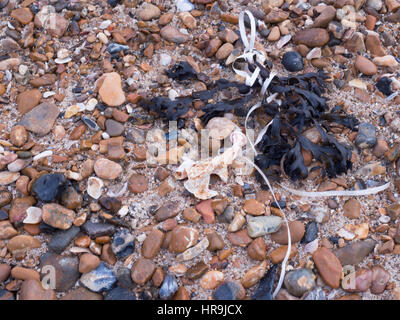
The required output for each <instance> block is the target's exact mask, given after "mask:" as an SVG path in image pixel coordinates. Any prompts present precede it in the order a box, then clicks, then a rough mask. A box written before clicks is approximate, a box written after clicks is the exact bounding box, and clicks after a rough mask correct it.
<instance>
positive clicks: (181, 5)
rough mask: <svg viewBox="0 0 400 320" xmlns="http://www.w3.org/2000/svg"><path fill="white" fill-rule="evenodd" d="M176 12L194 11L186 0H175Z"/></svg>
mask: <svg viewBox="0 0 400 320" xmlns="http://www.w3.org/2000/svg"><path fill="white" fill-rule="evenodd" d="M175 3H176V10H178V11H180V12H187V11H192V10H194V5H193V3H191V2H190V1H188V0H176V2H175Z"/></svg>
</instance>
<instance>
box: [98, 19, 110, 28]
mask: <svg viewBox="0 0 400 320" xmlns="http://www.w3.org/2000/svg"><path fill="white" fill-rule="evenodd" d="M111 23H112V21H111V20H104V21H102V22H101V23H100V26H99V28H100V29H102V30H104V29H107V28H108V27H109V26H110V24H111Z"/></svg>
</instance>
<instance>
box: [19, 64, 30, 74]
mask: <svg viewBox="0 0 400 320" xmlns="http://www.w3.org/2000/svg"><path fill="white" fill-rule="evenodd" d="M18 72H19V74H20V75H21V76H24V75H26V73H27V72H28V66H27V65H25V64H21V65H20V66H19V67H18Z"/></svg>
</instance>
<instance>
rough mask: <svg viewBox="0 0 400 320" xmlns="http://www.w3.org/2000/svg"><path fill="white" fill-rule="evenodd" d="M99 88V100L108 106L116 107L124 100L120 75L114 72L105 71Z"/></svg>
mask: <svg viewBox="0 0 400 320" xmlns="http://www.w3.org/2000/svg"><path fill="white" fill-rule="evenodd" d="M102 79H103V83H102V85H101V87H100V89H99V95H100V98H101V100H102V101H103V102H104V103H105V104H107V105H108V106H110V107H118V106H120V105H121V104H123V103H124V102H125V93H124V91H123V90H122V81H121V76H120V75H119V74H118V73H116V72H111V73H105V74H104V75H103V76H102Z"/></svg>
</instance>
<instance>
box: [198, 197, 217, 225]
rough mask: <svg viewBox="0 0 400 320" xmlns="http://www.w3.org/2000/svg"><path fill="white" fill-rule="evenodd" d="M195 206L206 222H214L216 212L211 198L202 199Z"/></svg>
mask: <svg viewBox="0 0 400 320" xmlns="http://www.w3.org/2000/svg"><path fill="white" fill-rule="evenodd" d="M195 208H196V210H197V211H198V212H199V213H200V214H201V216H202V217H203V219H204V222H205V223H207V224H212V223H214V222H215V214H214V209H213V207H212V200H211V199H209V200H204V201H201V202H200V203H198V204H197V205H196V206H195Z"/></svg>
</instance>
